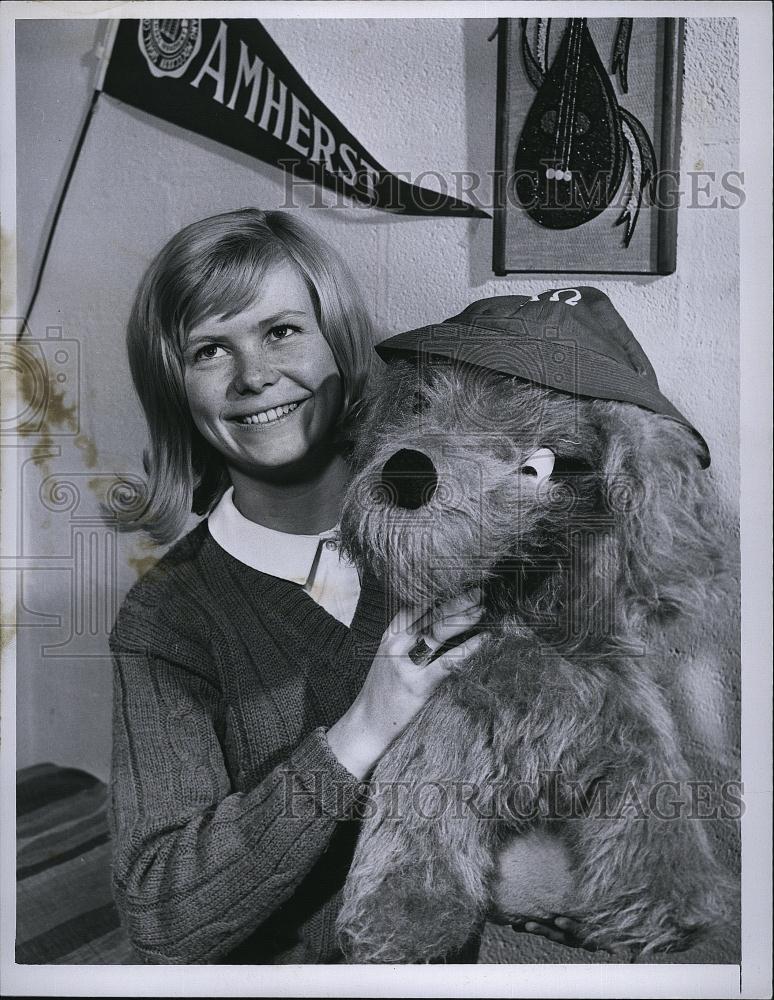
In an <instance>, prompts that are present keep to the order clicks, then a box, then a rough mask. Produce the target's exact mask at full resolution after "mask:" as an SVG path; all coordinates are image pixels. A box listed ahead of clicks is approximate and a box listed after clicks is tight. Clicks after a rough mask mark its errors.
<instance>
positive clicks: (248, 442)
mask: <svg viewBox="0 0 774 1000" xmlns="http://www.w3.org/2000/svg"><path fill="white" fill-rule="evenodd" d="M371 348H372V343H371V333H370V326H369V321H368V317H367V315H366V312H365V310H364V308H363V306H362V304H361V302H360V299H359V296H358V294H357V291H356V288H355V286H354V284H353V282H352V279H351V278H350V277H349V275H348V272H347V270H346V268H345V267H344V265H343V263H342V262H341V261H340V259H339V258H338V257H337V255H336V254H335V253H334V252H333V250H332V249H331V248H330V247H328V246H327V245H325V244H324V243H323V242H322V241H321V240H320V239H319V237H317V236H316V235H314V234H313V233H312V232H311V231H310V230H308V229H307V228H306V227H305V226H302V225H301V224H299V223H298V222H297V221H295V220H294V219H293V218H292V217H290V216H288V215H284V214H282V213H280V212H262V211H258V210H256V209H245V210H242V211H237V212H230V213H227V214H224V215H220V216H216V217H213V218H209V219H204V220H202V221H201V222H197V223H194V224H193V225H191V226H188V227H187V228H185V229H183V230H182V231H181V232H180V233H178V234H177V235H176V236H175V237H174V238H173V239H172V240H171V241H170V242H169V243H168V244H167V246H166V247H164V249H163V250H162V251H161V253H160V254H159V255H158V257H157V258H156V259H155V260H154V262H153V263H152V264H151V266H150V267H149V269H148V271H147V273H146V274H145V276H144V278H143V280H142V282H141V285H140V288H139V291H138V293H137V297H136V301H135V304H134V308H133V311H132V315H131V319H130V323H129V330H128V350H129V360H130V365H131V371H132V377H133V380H134V384H135V387H136V390H137V393H138V395H139V398H140V401H141V403H142V406H143V409H144V411H145V414H146V417H147V421H148V426H149V431H150V448H149V451H148V453H147V454H146V468H147V472H148V487H149V488H148V495H147V498H146V501H145V505H144V507H143V508H142V510H140V511H139V512H137V513H136V514H135V515H133V516H130V517H129V518H128V521H127V527H131V528H144V529H146V530H147V531H149V532H150V533H151V534H152V535H154V537H156V538H157V539H160V540H164V541H169V540H172V539H174V538H176V537H177V536H178V535H179V534H180V533H181V531H182V530H183V528H184V525H185V522H186V520H187V518H188V516H189V515H190V513H191V511H193V512H195V513H197V514H207V515H208V517H207V519H205V520H203V521H201V523H199V525H198V526H197V527H195V528H194V529H193V530H192V531H190V532H189V533H188V534H187V535H185V537H183V538H182V540H180V541H179V542H178V543H177V544H176V545H175V546H173V547H172V548H171V549H170V550H169V552H168V553H167V554H166V555H165V556H164V558H163V559H161V560H160V562H159V563H158V564H157V565H156V566H155V567H154V568H153V569H152V570H151V571H150V572H149V573H148V574H147V575H146V576H145V577H144V578H143V579H142V580H140V581H139V582H138V583H137V584H136V585H135V586H134V587H133V588H132V590H131V591H130V593H129V594H128V596H127V598H126V600H125V602H124V604H123V606H122V608H121V611H120V614H119V616H118V619H117V621H116V625H115V628H114V630H113V634H112V636H111V649H112V652H113V658H114V729H113V734H114V735H113V761H112V769H113V770H112V783H111V792H112V794H111V831H112V837H113V850H114V863H113V888H114V895H115V898H116V901H117V904H118V906H119V909H120V912H121V914H122V918H123V920H124V923H125V925H126V927H127V929H128V932H129V934H130V937H131V939H132V941H133V944H134V946H135V948H136V950H137V952H138V955H139V956H140V958H141V959H142V960H144V961H146V962H163V963H202V962H224V963H231V964H233V963H240V962H249V963H256V964H259V963H270V962H335V961H340V960H341V955H340V953H339V952H338V950H337V948H336V943H335V919H336V913H337V900H338V892H339V890H340V888H341V886H342V885H343V882H344V879H345V877H346V873H347V870H348V865H349V862H350V860H351V852H352V849H353V846H354V839H355V836H356V832H357V823H356V822H355V821H354V820H355V819H356V814H357V806H358V792H359V791H360V790H361V782H363V781H364V780H365V779H367V777H368V775H369V773H370V771H371V769H372V768H373V766H374V764H375V763H376V761H377V760H378V759H379V757H380V756H381V755H382V754H383V753H384V751H385V749H386V748H387V746H388V745H389V744H390V742H391V741H392V740H393V739H394V738H395V737H396V736H397V735H398V734H399V733H400V732H401V731H402V730H403V728H404V727H405V726H406V725H407V724H408V722H409V721H410V720H411V719H412V718H413V716H414V715H415V714H416V712H417V711H418V710H419V709H420V708H421V707H422V705H423V704H424V703H425V701H426V700H427V698H428V697H429V696H430V694H431V693H432V691H433V690H434V688H435V687H436V686H437V684H438V683H439V682H440V681H441V680H442V679H443V677H444V676H445V671H446V669H447V667H448V664H449V657H450V656H451V655H453V654H450V653H446V654H444V655H442V656H439V657H437V658H436V659H434V660H431V661H429V662H428V658H429V656H431V655H432V652H433V651H434V650H435V649H436V648H437V647H438V646H439V645H440V644H442V643H443V642H444V641H445V640H447V639H449V638H451V637H453V636H455V635H457V634H459V633H460V632H462V631H464V630H466V629H468V628H469V627H470V626H471V625H472V624H473V623H474V622H475V621H476V620H477V619H478V617H479V615H480V609H479V607H478V604H477V600H478V597H477V595H476V594H470V595H468V596H467V597H465V598H462V599H459V600H457V601H456V602H452V603H450V604H447V605H445V606H442V607H441V608H438V609H433V610H431V611H426V610H425V609H418V608H413V609H412V608H401V609H397V613H396V614H394V615H392V616H391V615H390V614H389V613H387V612H386V609H385V601H384V595H383V594H382V591H381V587H380V582H379V581H378V580H371V579H364V580H362V581H361V580H360V579H359V577H358V573H357V571H356V569H355V567H354V566H352V565H351V564H350V563H348V562H347V561H346V560H345V559H344V558H340V554H339V552H338V551H337V541H336V533H335V528H336V525H337V522H338V519H339V510H340V505H341V501H342V497H343V494H344V491H345V489H346V487H347V483H348V478H349V476H348V468H347V461H346V439H345V436H344V435H343V433H342V427H343V425H344V423H345V421H346V419H347V417H348V416H350V415H351V413H352V411H353V408H354V407H356V406H357V403H358V401H359V399H360V397H361V394H362V392H363V388H364V385H365V382H366V379H367V376H368V369H369V365H370V361H371V353H372V352H371ZM479 641H480V639H479V638H473V639H469V640H467V641H466V642H465V643H464V644H463V645H462V646H461V647H459V650H460V651H461V652H462V653H463V654H464V653H465V652H466V651H468V650H471V649H473V648H475V645H476V644H477V643H478V642H479ZM457 655H459V652H458V654H457ZM533 929H538V930H540V929H541V928H539V927H535V928H533ZM542 930H543V932H544V933H546V934H548V936H551V937H555V938H557V939H560V940H561V939H562V934H561V931H558V930H556V929H555V928H542ZM476 952H477V942H472V943H471V948H470V949H466V952H465V953H464V954H462V955H458V956H428V959H431V960H436V961H438V960H441V961H443V960H456V961H475V955H476Z"/></svg>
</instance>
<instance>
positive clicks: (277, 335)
mask: <svg viewBox="0 0 774 1000" xmlns="http://www.w3.org/2000/svg"><path fill="white" fill-rule="evenodd" d="M298 332H299V328H298V327H297V326H291V325H290V324H289V323H281V324H280V325H279V326H273V327H272V328H271V330H269V332H268V333H267V335H266V336H267V337H268V339H269V340H272V341H274V343H277V342H278V341H281V340H287V339H288V337H291V336H292V335H293V334H294V333H298Z"/></svg>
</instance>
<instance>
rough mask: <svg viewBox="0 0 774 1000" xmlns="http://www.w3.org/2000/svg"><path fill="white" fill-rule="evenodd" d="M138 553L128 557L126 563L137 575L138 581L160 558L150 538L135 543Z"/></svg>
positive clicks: (156, 547)
mask: <svg viewBox="0 0 774 1000" xmlns="http://www.w3.org/2000/svg"><path fill="white" fill-rule="evenodd" d="M137 549H139V551H138V552H135V553H133V554H132V555H130V556H128V558H127V560H126V561H127V563H128V564H129V565H130V566H131V567H132V569H133V570H134V571H135V573H136V574H137V578H138V579H139V578H140V577H141V576H144V575H145V574H146V573H147V572H148V570H149V569H152V568H153V567H154V566H155V565H156V563H157V562H158V561H159V559H160V558H161V553H160V552H158V546H157V545H156V543H155V542H154V541H153V540H152V539H150V538H140V539H138V542H137Z"/></svg>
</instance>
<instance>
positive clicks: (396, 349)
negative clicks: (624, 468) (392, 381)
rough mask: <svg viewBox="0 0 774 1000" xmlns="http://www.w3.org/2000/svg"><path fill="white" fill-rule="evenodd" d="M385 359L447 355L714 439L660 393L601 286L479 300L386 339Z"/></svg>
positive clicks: (705, 458)
mask: <svg viewBox="0 0 774 1000" xmlns="http://www.w3.org/2000/svg"><path fill="white" fill-rule="evenodd" d="M376 351H377V354H378V355H379V356H380V357H381V358H382V359H383V360H385V361H390V360H392V359H395V358H397V357H414V358H423V357H424V358H429V357H444V358H450V359H453V360H455V361H457V362H462V363H465V364H470V365H476V366H477V367H479V368H487V369H489V370H491V371H495V372H500V373H502V374H504V375H513V376H516V377H517V378H522V379H525V380H527V381H529V382H534V383H535V384H537V385H541V386H545V387H547V388H549V389H556V390H558V391H559V392H566V393H569V394H571V395H574V396H584V397H589V398H592V399H610V400H618V401H620V402H623V403H634V404H635V405H636V406H641V407H643V408H644V409H646V410H651V411H652V412H653V413H661V414H663V415H664V416H667V417H671V418H672V419H673V420H677V421H679V423H681V424H684V425H685V426H686V427H687V428H689V430H691V431H692V432H693V434H694V435H695V437H696V439H697V443H698V445H699V461H700V463H701V466H702V468H707V466H709V464H710V453H709V448H708V447H707V442H706V441H705V440H704V438H703V437H702V436H701V434H700V433H699V432H698V431H697V430H696V428H695V427H694V426H693V424H692V423H691V422H690V421H689V420H688V419H687V418H686V417H685V416H683V414H682V413H681V412H680V411H679V410H678V409H677V407H676V406H674V405H673V404H672V403H671V402H670V401H669V400H668V399H667V398H666V396H664V394H663V393H662V392H661V390H660V389H659V385H658V379H657V378H656V373H655V371H654V370H653V365H651V363H650V361H649V360H648V357H647V355H646V354H645V352H644V351H643V349H642V347H641V346H640V344H639V343H638V341H637V339H636V337H635V336H634V334H633V333H632V332H631V330H630V329H629V327H628V326H627V325H626V323H625V322H624V321H623V319H622V317H621V316H620V314H619V313H618V311H617V310H616V309H615V307H614V306H613V304H612V302H611V301H610V299H609V298H608V297H607V296H606V295H605V294H604V292H601V291H600V290H599V289H598V288H592V287H590V286H587V285H583V286H580V287H578V288H551V289H548V290H547V291H545V292H540V294H539V295H499V296H493V297H492V298H488V299H479V300H478V301H477V302H473V303H472V304H471V305H469V306H467V307H466V308H465V309H463V310H462V312H461V313H458V314H457V315H456V316H452V317H451V318H450V319H446V320H443V322H441V323H431V324H429V325H428V326H422V327H419V328H418V329H416V330H408V331H406V332H405V333H399V334H397V336H395V337H390V338H389V339H387V340H384V341H382V342H381V343H380V344H378V345H377V347H376Z"/></svg>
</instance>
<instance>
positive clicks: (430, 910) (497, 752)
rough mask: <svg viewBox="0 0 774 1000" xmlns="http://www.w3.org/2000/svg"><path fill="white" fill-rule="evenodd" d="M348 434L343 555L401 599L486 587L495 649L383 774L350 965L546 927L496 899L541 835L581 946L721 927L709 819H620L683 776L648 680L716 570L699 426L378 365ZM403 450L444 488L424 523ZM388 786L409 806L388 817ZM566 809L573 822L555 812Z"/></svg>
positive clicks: (451, 684)
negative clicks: (403, 483) (393, 464)
mask: <svg viewBox="0 0 774 1000" xmlns="http://www.w3.org/2000/svg"><path fill="white" fill-rule="evenodd" d="M359 420H360V423H359V425H358V431H357V440H356V445H355V450H354V454H353V462H354V467H355V472H356V474H355V478H354V481H353V484H352V487H351V490H350V493H349V495H348V498H347V502H346V503H345V509H344V516H343V520H342V531H343V538H344V543H345V546H346V548H347V549H348V551H349V552H350V553H351V555H352V556H353V557H354V558H355V559H357V560H358V561H359V562H360V563H361V565H366V564H367V565H370V566H371V567H372V568H373V569H374V570H375V571H376V572H377V573H379V574H380V575H382V577H383V578H385V579H386V580H387V581H388V584H389V592H390V594H391V596H392V598H393V599H394V601H395V604H396V606H397V604H399V603H400V604H412V605H416V606H426V605H428V604H429V603H431V602H433V601H439V600H445V599H448V598H450V597H453V596H455V595H457V594H459V593H460V592H461V591H462V590H463V589H464V588H466V587H469V586H471V585H475V584H482V585H483V591H484V606H485V618H484V621H483V623H482V624H483V627H485V628H486V629H487V631H488V632H489V633H490V637H489V638H488V639H487V640H486V641H485V642H484V644H483V645H482V646H481V647H480V648H479V650H478V651H477V652H476V653H475V654H474V655H473V656H471V657H469V658H468V659H467V660H465V661H461V660H458V661H457V662H456V664H455V666H454V668H453V670H452V672H451V674H450V676H449V677H448V679H447V680H445V681H444V682H443V683H442V684H441V685H440V686H439V688H438V689H437V690H436V692H435V694H434V695H433V696H432V697H431V698H430V700H429V701H428V702H427V704H426V705H425V707H424V708H423V710H422V711H421V712H420V713H419V715H418V716H417V717H416V718H415V719H414V721H413V722H412V723H411V724H410V725H409V727H408V728H407V729H406V730H405V731H404V733H403V734H402V735H401V736H400V737H399V738H398V739H397V740H396V741H395V742H394V743H393V744H392V746H391V747H390V748H389V750H388V752H387V753H386V754H385V755H384V756H383V758H382V759H381V761H380V762H379V764H378V765H377V768H376V769H375V772H374V774H373V777H372V783H371V793H370V794H371V797H370V801H369V808H368V810H367V811H366V818H365V819H364V822H363V828H362V832H361V836H360V840H359V843H358V846H357V851H356V855H355V858H354V863H353V865H352V868H351V870H350V873H349V877H348V880H347V884H346V887H345V893H344V905H343V909H342V911H341V915H340V919H339V932H340V939H341V942H342V947H343V948H344V951H345V954H346V956H347V958H348V959H349V960H350V961H354V962H390V963H394V962H425V961H430V960H432V959H437V958H439V957H442V956H445V955H448V954H449V953H450V952H452V951H454V950H455V949H457V948H459V947H461V946H462V945H463V944H464V942H465V941H466V940H467V939H468V938H469V937H470V935H471V933H473V932H475V931H476V930H477V929H478V928H480V926H481V924H482V923H483V921H484V919H485V918H486V917H487V916H489V917H490V918H491V917H492V916H493V911H494V917H495V919H500V920H504V921H505V920H512V919H516V918H517V917H519V916H538V915H539V914H535V913H531V914H530V913H527V914H519V913H515V912H511V911H509V909H508V906H509V904H508V896H507V893H504V892H502V891H501V890H500V888H497V887H495V885H494V883H495V880H496V877H497V857H498V853H499V852H501V850H502V848H503V846H504V845H507V844H508V842H509V840H510V841H512V840H513V838H514V837H518V836H523V835H524V834H525V833H528V832H529V830H530V829H531V828H534V827H535V825H536V824H538V823H542V824H543V825H544V828H546V829H550V830H551V831H552V832H555V833H556V834H557V836H559V837H561V838H562V841H563V842H564V845H565V847H566V849H567V851H569V855H570V858H571V860H572V871H573V874H574V877H575V892H574V894H573V897H572V900H569V901H562V902H565V903H566V904H567V905H566V906H565V907H564V909H563V911H562V912H564V913H565V914H566V915H568V916H571V917H574V918H575V919H576V920H578V921H580V923H581V924H582V927H583V933H584V935H585V937H586V939H587V941H588V943H589V944H595V945H598V946H601V947H607V948H621V947H623V948H628V949H630V950H631V952H632V954H637V953H639V954H647V953H648V952H650V951H653V950H656V949H662V950H663V949H673V948H679V947H684V946H686V945H687V944H688V943H689V942H690V941H691V939H692V937H693V936H694V935H695V934H696V933H698V932H700V931H702V930H705V929H708V928H712V927H716V926H718V925H719V924H720V923H722V921H723V919H724V915H725V912H726V906H727V899H728V893H729V882H728V879H727V877H726V876H725V874H724V873H723V872H722V871H721V869H720V868H719V866H718V865H717V863H716V862H715V860H714V859H713V855H712V852H711V850H710V847H709V845H708V842H707V838H706V835H705V832H704V829H703V828H702V825H701V824H700V823H698V822H697V821H696V820H695V819H694V820H691V819H687V818H685V817H684V816H683V817H681V818H678V819H671V820H670V819H658V818H657V817H655V816H653V815H652V814H651V815H647V816H642V815H641V814H640V812H641V811H640V810H639V809H638V807H637V805H633V803H636V802H645V803H647V802H648V794H649V792H650V790H651V788H652V787H653V786H654V785H655V784H656V783H657V782H660V781H665V780H670V781H676V782H677V781H684V780H685V779H686V778H688V777H689V774H688V771H687V767H686V763H685V760H684V758H683V756H682V754H681V750H680V747H679V744H678V739H677V735H676V732H675V726H674V723H673V720H672V718H671V716H670V713H669V711H668V710H667V708H666V705H665V699H664V697H663V692H662V690H661V686H660V683H659V681H658V680H657V679H656V676H655V665H656V664H657V663H658V660H659V651H660V649H661V644H662V639H663V636H664V635H665V633H666V632H667V631H668V629H669V628H670V626H671V625H672V624H673V623H674V622H677V621H679V620H680V618H681V616H685V615H690V614H693V613H695V612H697V611H700V610H701V609H702V608H703V606H704V605H705V602H706V601H707V600H708V599H709V597H710V595H711V593H712V589H713V578H714V576H715V574H716V571H717V566H718V555H719V553H718V551H717V546H716V543H715V541H714V537H715V536H714V533H713V529H712V527H711V524H710V523H709V517H708V511H709V506H710V505H708V504H707V502H706V500H705V496H704V490H705V488H706V487H705V483H706V479H707V474H706V473H702V472H701V470H700V469H699V463H698V460H697V454H696V452H697V446H696V442H695V440H694V438H693V436H692V434H691V432H690V431H689V430H687V429H686V428H685V427H683V426H682V425H680V424H678V423H677V422H675V421H673V420H670V419H668V418H666V417H661V416H659V415H656V414H653V413H651V412H649V411H646V410H644V409H641V408H639V407H636V406H633V405H629V404H625V403H617V402H609V401H599V400H593V399H578V398H575V397H572V396H570V395H565V394H562V393H558V392H554V391H552V390H546V389H541V388H539V387H537V386H534V385H532V384H529V383H525V382H523V381H520V380H518V379H514V378H510V377H505V376H500V375H497V374H495V373H492V372H488V371H485V370H481V369H474V368H468V367H465V366H454V365H451V364H445V363H442V362H439V363H438V364H436V365H433V366H432V367H431V368H430V369H429V370H423V371H420V369H419V368H418V367H417V366H416V365H414V364H413V363H412V362H410V361H396V362H393V363H391V364H390V365H388V366H387V367H386V368H385V370H384V372H383V373H382V374H381V375H380V376H379V377H378V378H375V379H374V383H373V387H372V394H371V397H370V398H369V400H368V401H367V405H366V408H365V410H364V411H363V412H362V413H361V414H360V416H359ZM539 447H550V448H551V450H552V451H553V452H554V453H555V454H556V465H555V468H554V471H553V473H552V475H551V477H550V479H549V480H547V481H544V482H542V483H540V485H536V479H535V477H534V475H530V474H529V472H528V471H525V470H523V466H524V463H525V460H526V459H527V458H528V456H529V455H530V454H531V453H532V452H534V451H535V450H536V449H537V448H539ZM404 448H408V449H416V450H420V451H422V452H424V453H425V454H426V455H428V456H429V457H430V458H431V459H432V462H433V463H434V465H435V468H436V470H437V473H438V487H437V489H436V491H435V493H434V495H433V496H432V497H431V498H430V500H429V502H427V503H426V504H425V505H424V506H421V507H419V508H418V509H416V510H411V509H404V508H401V507H398V506H397V505H396V503H395V499H396V498H395V495H394V492H393V491H392V490H391V488H390V487H389V484H388V485H387V486H385V484H384V483H383V480H382V469H383V467H384V465H385V462H386V461H387V460H388V459H389V458H390V457H391V456H392V455H394V454H395V453H396V452H397V451H398V450H399V449H404ZM395 783H399V784H398V785H396V784H395ZM432 783H435V784H432ZM396 788H402V789H404V790H406V789H408V791H409V792H410V791H411V790H414V791H416V792H417V794H416V795H415V796H414V797H413V798H410V796H409V801H408V802H406V801H404V808H403V810H402V811H401V810H400V809H398V810H397V812H396V800H397V798H396V794H395V789H396ZM503 790H505V791H506V792H508V793H509V794H510V798H508V799H503V798H502V793H503ZM600 791H601V792H602V800H603V801H604V802H606V805H607V809H606V813H605V815H604V816H600V815H599V809H598V808H597V809H595V800H594V796H595V794H598V793H599V792H600ZM514 795H516V797H517V799H518V808H517V809H514ZM506 802H507V803H509V805H508V808H505V807H504V803H506ZM578 802H580V803H581V806H582V808H581V813H582V816H581V817H580V818H577V816H576V817H568V814H569V812H570V811H571V810H572V808H573V806H575V810H576V812H577V808H578ZM596 805H599V802H597V803H596ZM517 857H518V852H516V853H515V854H513V858H517ZM513 858H512V864H511V869H512V868H513V865H514V864H515V865H516V866H517V867H518V860H516V861H513ZM500 874H502V872H501V873H500ZM525 879H526V875H525ZM549 895H550V893H549Z"/></svg>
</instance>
